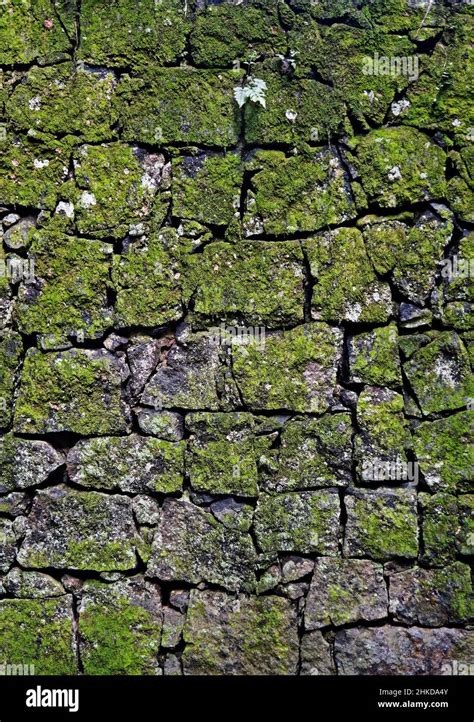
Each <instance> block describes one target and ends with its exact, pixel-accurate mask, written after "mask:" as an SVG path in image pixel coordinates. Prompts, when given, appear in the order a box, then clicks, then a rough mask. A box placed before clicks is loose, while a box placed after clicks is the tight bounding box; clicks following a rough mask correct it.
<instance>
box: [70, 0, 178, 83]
mask: <svg viewBox="0 0 474 722" xmlns="http://www.w3.org/2000/svg"><path fill="white" fill-rule="evenodd" d="M189 25H190V23H189V15H188V17H186V14H185V12H184V8H183V3H182V2H181V0H160V2H158V3H157V2H155V0H139V1H138V2H137V1H136V0H119V2H115V3H113V4H112V5H111V4H110V3H109V2H107V0H83V2H82V5H81V45H80V48H79V57H81V58H83V59H84V60H85V61H86V62H88V63H91V64H92V65H106V66H107V67H118V68H132V69H133V70H138V71H139V70H141V69H144V68H148V67H150V66H153V65H155V64H156V65H163V64H168V63H175V62H176V61H177V59H178V58H179V57H180V56H181V55H182V54H183V53H184V50H185V47H186V34H187V32H188V30H189Z"/></svg>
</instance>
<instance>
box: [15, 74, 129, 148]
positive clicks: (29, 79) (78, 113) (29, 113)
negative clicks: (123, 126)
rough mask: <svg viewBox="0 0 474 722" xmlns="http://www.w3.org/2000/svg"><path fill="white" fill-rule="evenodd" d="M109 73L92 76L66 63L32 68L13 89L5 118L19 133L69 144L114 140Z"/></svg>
mask: <svg viewBox="0 0 474 722" xmlns="http://www.w3.org/2000/svg"><path fill="white" fill-rule="evenodd" d="M115 82H116V81H115V79H114V76H113V74H112V73H111V72H103V73H102V72H97V73H96V72H93V71H90V70H81V69H75V68H73V67H71V65H70V64H69V63H66V64H61V65H55V66H54V67H47V68H32V69H31V70H29V71H28V73H27V75H26V78H25V80H24V81H23V82H22V83H20V84H19V85H17V86H16V88H15V90H14V92H13V93H12V94H11V96H10V99H9V101H8V102H7V105H6V110H7V117H8V118H9V119H10V121H11V123H12V124H13V125H14V126H15V127H17V128H20V129H21V130H24V131H29V134H31V133H33V134H34V133H36V134H40V133H44V134H48V135H52V136H59V137H62V136H68V139H69V140H70V141H74V142H76V143H77V142H80V141H81V140H83V141H86V142H87V141H92V142H93V141H101V140H108V139H111V138H113V137H114V131H113V130H112V126H113V125H114V123H116V121H117V116H116V114H115V112H114V110H113V105H112V103H111V97H112V94H113V91H114V87H115Z"/></svg>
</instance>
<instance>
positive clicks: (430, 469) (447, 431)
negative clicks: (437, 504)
mask: <svg viewBox="0 0 474 722" xmlns="http://www.w3.org/2000/svg"><path fill="white" fill-rule="evenodd" d="M473 423H474V421H473V417H472V413H471V412H470V411H466V412H464V413H460V414H454V415H452V416H447V417H446V418H444V419H438V420H437V421H427V422H425V423H422V424H420V425H419V426H418V428H417V429H416V431H415V434H414V448H415V453H416V458H417V460H418V463H419V464H420V468H421V470H422V472H423V475H424V478H425V481H426V483H427V484H428V486H429V487H430V489H431V490H432V491H435V492H438V491H443V492H447V493H457V492H467V491H474V487H473V482H472V470H473V465H474V451H473V448H472V444H471V441H472V437H473V433H474V426H473Z"/></svg>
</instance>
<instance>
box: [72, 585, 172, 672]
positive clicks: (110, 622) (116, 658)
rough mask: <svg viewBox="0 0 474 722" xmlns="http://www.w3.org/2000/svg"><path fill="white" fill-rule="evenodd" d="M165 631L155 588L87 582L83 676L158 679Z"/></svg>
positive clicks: (82, 606) (84, 589)
mask: <svg viewBox="0 0 474 722" xmlns="http://www.w3.org/2000/svg"><path fill="white" fill-rule="evenodd" d="M161 626H162V610H161V598H160V590H159V588H158V587H157V586H156V585H155V584H153V583H152V582H148V581H145V580H144V579H143V577H141V576H138V577H129V578H128V579H124V580H122V581H119V582H116V583H114V584H104V583H101V582H97V581H88V582H86V583H85V584H84V586H83V587H82V590H81V603H80V606H79V622H78V627H79V635H80V652H81V660H82V663H83V665H84V673H85V674H92V675H108V674H117V675H148V674H153V675H154V674H158V672H159V665H158V651H159V647H160V639H161Z"/></svg>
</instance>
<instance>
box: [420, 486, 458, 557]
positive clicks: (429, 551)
mask: <svg viewBox="0 0 474 722" xmlns="http://www.w3.org/2000/svg"><path fill="white" fill-rule="evenodd" d="M420 502H421V510H422V525H421V529H422V535H423V554H422V558H423V561H424V562H425V563H427V564H429V566H443V565H444V564H447V563H449V562H450V561H454V559H455V555H456V532H457V530H458V528H459V522H458V511H459V510H458V503H457V499H456V497H455V496H453V495H451V494H446V493H442V492H441V493H438V494H434V495H433V496H431V495H430V494H426V493H422V494H420Z"/></svg>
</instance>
